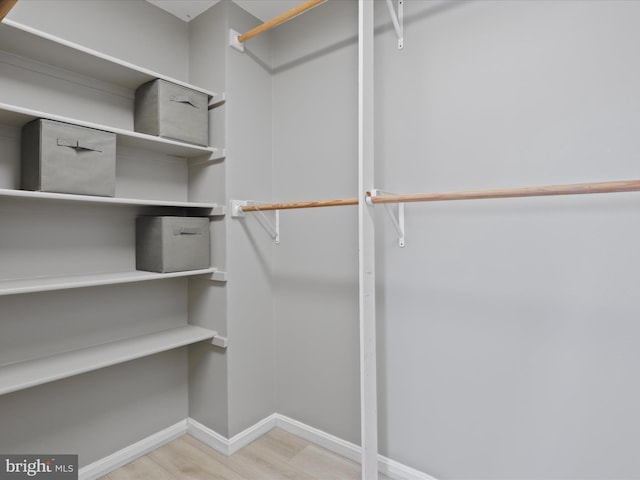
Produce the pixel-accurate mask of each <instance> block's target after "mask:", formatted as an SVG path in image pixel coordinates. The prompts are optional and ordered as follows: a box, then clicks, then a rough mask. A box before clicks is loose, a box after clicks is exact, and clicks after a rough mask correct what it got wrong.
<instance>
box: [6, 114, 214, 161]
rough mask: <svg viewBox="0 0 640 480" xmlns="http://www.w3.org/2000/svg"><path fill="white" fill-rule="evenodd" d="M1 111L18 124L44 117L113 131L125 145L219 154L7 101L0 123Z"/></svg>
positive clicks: (184, 153)
mask: <svg viewBox="0 0 640 480" xmlns="http://www.w3.org/2000/svg"><path fill="white" fill-rule="evenodd" d="M3 112H6V113H9V114H14V115H15V116H16V120H17V121H18V124H19V125H20V126H22V125H23V124H25V123H27V122H30V121H31V120H36V119H38V118H46V119H49V120H54V121H57V122H63V123H69V124H73V125H79V126H81V127H87V128H93V129H95V130H102V131H105V132H111V133H114V134H115V135H116V136H117V141H118V142H120V143H121V144H123V145H126V146H140V147H141V148H147V149H151V150H154V151H161V152H164V153H166V154H168V155H176V156H186V157H188V158H196V157H202V156H204V155H210V156H212V157H216V158H217V157H219V156H221V150H220V149H219V148H216V147H204V146H201V145H194V144H191V143H184V142H179V141H176V140H171V139H168V138H163V137H157V136H154V135H148V134H146V133H140V132H134V131H131V130H125V129H122V128H117V127H110V126H107V125H100V124H97V123H92V122H86V121H84V120H78V119H75V118H69V117H63V116H61V115H55V114H51V113H47V112H41V111H38V110H32V109H30V108H24V107H19V106H17V105H10V104H8V103H0V123H2V118H3V117H4V118H6V117H7V115H6V114H5V115H4V116H3V115H2V113H3ZM16 120H14V122H13V123H15V121H16Z"/></svg>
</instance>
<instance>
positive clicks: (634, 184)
mask: <svg viewBox="0 0 640 480" xmlns="http://www.w3.org/2000/svg"><path fill="white" fill-rule="evenodd" d="M637 191H640V180H622V181H617V182H596V183H574V184H569V185H548V186H542V187H519V188H502V189H494V190H463V191H459V192H439V193H412V194H406V195H371V192H367V197H368V199H369V201H370V202H371V203H373V204H376V203H408V202H441V201H447V200H479V199H489V198H514V197H545V196H551V195H582V194H588V193H615V192H637ZM357 204H358V199H357V198H339V199H334V200H320V201H312V202H290V203H270V204H264V205H251V206H246V207H242V211H243V212H256V211H264V210H287V209H293V208H313V207H337V206H343V205H357Z"/></svg>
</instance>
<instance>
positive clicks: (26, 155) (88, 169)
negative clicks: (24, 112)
mask: <svg viewBox="0 0 640 480" xmlns="http://www.w3.org/2000/svg"><path fill="white" fill-rule="evenodd" d="M21 158H22V163H21V174H22V180H21V183H22V188H23V189H25V190H40V191H43V192H56V193H76V194H84V195H99V196H104V197H113V195H114V194H115V188H116V136H115V135H114V134H113V133H109V132H103V131H100V130H94V129H92V128H86V127H79V126H77V125H71V124H68V123H62V122H55V121H53V120H45V119H39V120H34V121H33V122H30V123H27V124H26V125H25V126H24V127H22V150H21Z"/></svg>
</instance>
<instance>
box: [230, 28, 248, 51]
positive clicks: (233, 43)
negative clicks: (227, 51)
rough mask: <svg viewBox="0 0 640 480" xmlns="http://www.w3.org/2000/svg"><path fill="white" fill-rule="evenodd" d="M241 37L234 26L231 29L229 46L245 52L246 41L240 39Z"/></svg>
mask: <svg viewBox="0 0 640 480" xmlns="http://www.w3.org/2000/svg"><path fill="white" fill-rule="evenodd" d="M239 37H240V33H238V32H236V31H235V30H234V29H233V28H230V29H229V46H230V47H231V48H235V49H236V50H238V51H239V52H243V53H244V43H242V42H241V41H239V40H238V38H239Z"/></svg>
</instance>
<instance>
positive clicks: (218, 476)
mask: <svg viewBox="0 0 640 480" xmlns="http://www.w3.org/2000/svg"><path fill="white" fill-rule="evenodd" d="M360 476H361V473H360V465H358V464H357V463H355V462H353V461H351V460H348V459H346V458H344V457H341V456H340V455H336V454H335V453H332V452H330V451H328V450H325V449H324V448H321V447H319V446H317V445H314V444H312V443H309V442H307V441H306V440H302V439H301V438H299V437H296V436H294V435H291V434H289V433H287V432H285V431H283V430H280V429H277V428H275V429H273V430H271V431H270V432H269V433H267V434H266V435H263V436H262V437H260V438H259V439H257V440H256V441H254V442H253V443H251V444H249V445H247V446H246V447H244V448H243V449H242V450H240V451H238V452H236V453H235V454H233V455H231V456H230V457H225V456H224V455H222V454H220V453H218V452H216V451H215V450H213V449H212V448H209V447H208V446H206V445H205V444H204V443H202V442H200V441H198V440H196V439H194V438H193V437H191V436H189V435H183V436H182V437H180V438H178V439H176V440H174V441H172V442H170V443H168V444H166V445H164V446H162V447H160V448H158V449H157V450H154V451H153V452H151V453H149V454H147V455H145V456H144V457H140V458H138V459H137V460H135V461H133V462H131V463H129V464H127V465H125V466H124V467H122V468H120V469H118V470H115V471H113V472H111V473H110V474H109V475H107V476H105V477H102V478H101V479H99V480H147V479H149V480H174V479H189V480H214V479H215V480H276V479H300V480H313V479H316V480H346V479H353V480H360ZM380 478H381V479H387V480H388V477H385V476H384V475H380Z"/></svg>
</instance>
